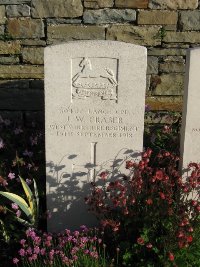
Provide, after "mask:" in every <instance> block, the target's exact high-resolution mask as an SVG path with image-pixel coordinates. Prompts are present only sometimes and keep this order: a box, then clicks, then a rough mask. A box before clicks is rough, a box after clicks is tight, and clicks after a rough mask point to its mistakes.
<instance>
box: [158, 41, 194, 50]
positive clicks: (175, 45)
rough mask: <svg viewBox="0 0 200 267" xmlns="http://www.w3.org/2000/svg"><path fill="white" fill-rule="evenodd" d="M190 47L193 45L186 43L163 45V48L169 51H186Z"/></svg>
mask: <svg viewBox="0 0 200 267" xmlns="http://www.w3.org/2000/svg"><path fill="white" fill-rule="evenodd" d="M190 45H191V46H192V44H186V43H162V47H163V48H167V49H172V48H176V49H185V50H186V49H188V48H189V47H190Z"/></svg>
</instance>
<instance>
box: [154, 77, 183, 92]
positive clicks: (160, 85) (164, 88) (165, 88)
mask: <svg viewBox="0 0 200 267" xmlns="http://www.w3.org/2000/svg"><path fill="white" fill-rule="evenodd" d="M183 87H184V76H183V75H181V74H161V75H160V76H157V75H156V76H152V77H151V86H150V89H151V91H152V95H163V96H164V95H182V94H183Z"/></svg>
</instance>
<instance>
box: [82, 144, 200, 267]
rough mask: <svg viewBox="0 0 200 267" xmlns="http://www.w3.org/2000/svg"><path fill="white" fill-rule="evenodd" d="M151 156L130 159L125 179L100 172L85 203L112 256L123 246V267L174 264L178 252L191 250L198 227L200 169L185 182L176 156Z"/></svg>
mask: <svg viewBox="0 0 200 267" xmlns="http://www.w3.org/2000/svg"><path fill="white" fill-rule="evenodd" d="M152 155H153V154H152V150H151V149H147V150H146V151H145V152H144V153H143V154H142V158H141V160H139V161H138V162H137V161H135V160H131V159H130V160H127V161H126V170H127V171H128V172H127V173H126V175H123V174H122V173H121V172H119V170H118V169H114V170H111V171H110V170H103V171H101V173H100V174H99V177H98V178H99V181H98V179H97V182H96V183H93V184H92V192H91V195H89V196H88V197H87V198H86V203H87V204H88V205H89V210H90V211H91V212H93V213H94V214H95V215H96V216H97V218H98V219H99V221H100V223H101V227H102V228H103V231H104V233H105V241H104V242H105V243H106V244H107V245H108V247H109V248H110V253H111V255H112V252H113V251H115V249H116V248H117V247H118V248H119V249H120V255H121V259H120V260H121V264H123V265H124V266H171V265H174V264H175V261H176V257H175V253H177V251H179V250H181V249H183V248H187V247H190V246H191V244H192V242H193V233H194V229H196V227H197V225H198V224H199V217H198V216H199V212H200V201H199V196H198V194H197V190H199V185H200V165H198V164H192V163H191V164H190V165H189V168H190V169H191V175H190V177H188V180H186V181H184V180H183V179H182V177H181V175H180V173H179V172H178V170H177V166H178V161H179V158H178V157H177V156H176V155H175V154H173V153H169V152H167V151H161V152H160V153H158V154H157V155H156V156H152ZM102 182H103V184H102V185H100V184H101V183H102ZM174 266H175V265H174Z"/></svg>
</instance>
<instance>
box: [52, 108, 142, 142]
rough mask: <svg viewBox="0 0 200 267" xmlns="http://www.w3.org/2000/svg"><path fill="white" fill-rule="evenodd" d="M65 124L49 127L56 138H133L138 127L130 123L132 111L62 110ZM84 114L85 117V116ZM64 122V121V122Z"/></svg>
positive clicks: (55, 124)
mask: <svg viewBox="0 0 200 267" xmlns="http://www.w3.org/2000/svg"><path fill="white" fill-rule="evenodd" d="M60 114H61V115H63V116H64V123H57V122H53V123H51V124H50V125H49V130H50V132H51V134H53V135H56V136H66V137H67V136H68V137H69V136H78V137H92V138H93V137H95V138H116V137H119V138H133V137H134V134H135V133H136V132H138V131H139V129H138V126H137V125H135V124H131V123H130V122H129V118H130V114H131V111H129V110H127V109H121V110H109V109H106V110H103V109H87V110H83V109H78V108H76V109H73V108H72V107H67V108H61V109H60ZM83 114H84V115H83ZM62 121H63V120H62Z"/></svg>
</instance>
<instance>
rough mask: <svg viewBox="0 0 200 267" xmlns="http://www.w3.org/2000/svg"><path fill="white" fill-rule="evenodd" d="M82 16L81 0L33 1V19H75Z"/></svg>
mask: <svg viewBox="0 0 200 267" xmlns="http://www.w3.org/2000/svg"><path fill="white" fill-rule="evenodd" d="M82 14H83V6H82V2H81V0H67V1H66V0H56V1H55V0H48V1H46V0H32V17H33V18H48V17H49V18H55V17H58V18H62V17H66V18H67V17H68V18H74V17H80V16H82Z"/></svg>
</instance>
